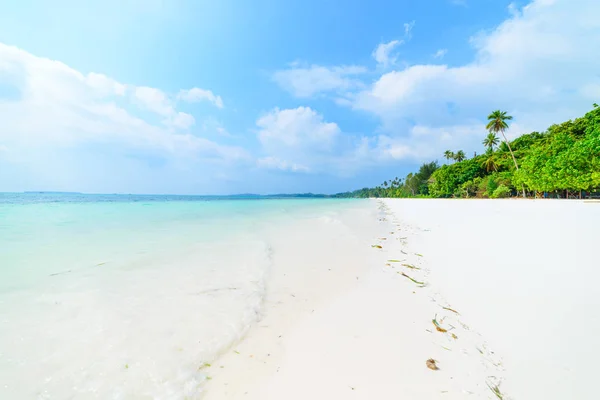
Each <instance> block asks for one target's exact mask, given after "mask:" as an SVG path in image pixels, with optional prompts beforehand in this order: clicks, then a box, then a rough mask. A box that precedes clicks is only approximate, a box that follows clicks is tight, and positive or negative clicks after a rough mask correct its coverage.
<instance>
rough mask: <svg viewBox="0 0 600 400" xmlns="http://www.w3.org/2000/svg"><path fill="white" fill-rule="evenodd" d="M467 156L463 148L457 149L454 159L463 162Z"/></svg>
mask: <svg viewBox="0 0 600 400" xmlns="http://www.w3.org/2000/svg"><path fill="white" fill-rule="evenodd" d="M465 158H467V156H466V155H465V152H464V151H462V150H459V151H457V152H456V154H455V155H454V159H455V160H456V161H458V162H461V161H462V160H464V159H465Z"/></svg>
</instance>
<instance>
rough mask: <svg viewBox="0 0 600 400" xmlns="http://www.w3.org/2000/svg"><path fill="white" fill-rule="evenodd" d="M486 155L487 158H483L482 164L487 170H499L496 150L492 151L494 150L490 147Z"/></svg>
mask: <svg viewBox="0 0 600 400" xmlns="http://www.w3.org/2000/svg"><path fill="white" fill-rule="evenodd" d="M486 156H487V158H486V159H485V160H483V162H482V163H481V166H482V167H483V168H485V170H486V171H487V172H490V171H498V162H497V159H496V154H494V152H492V150H491V149H490V150H488V151H487V153H486Z"/></svg>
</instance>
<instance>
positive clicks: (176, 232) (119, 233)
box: [0, 194, 344, 292]
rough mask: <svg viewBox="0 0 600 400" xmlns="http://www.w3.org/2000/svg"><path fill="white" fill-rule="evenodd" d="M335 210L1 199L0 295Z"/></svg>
mask: <svg viewBox="0 0 600 400" xmlns="http://www.w3.org/2000/svg"><path fill="white" fill-rule="evenodd" d="M340 202H342V203H343V202H344V200H291V199H286V200H277V199H269V200H228V199H226V198H225V199H218V200H214V199H213V198H204V197H193V196H140V195H77V194H76V195H47V194H0V246H1V248H2V252H1V253H0V292H2V291H6V290H8V289H16V288H19V287H23V286H27V285H30V284H32V283H33V282H35V281H39V280H42V279H45V278H47V277H48V276H51V274H59V273H64V272H67V271H74V270H78V269H83V268H93V267H97V266H98V265H99V264H100V266H106V267H108V266H109V264H110V263H112V264H115V263H117V264H123V263H127V262H131V261H132V260H133V259H134V258H136V257H140V256H143V255H148V254H152V253H156V254H159V253H161V252H165V251H171V252H172V251H175V250H177V249H179V250H183V249H185V248H186V247H189V246H190V245H192V244H194V243H198V242H211V241H223V240H228V239H230V238H232V237H235V236H236V235H244V234H245V235H248V234H251V232H252V231H253V229H255V228H256V227H257V225H260V224H263V225H264V224H265V223H268V222H269V221H270V220H280V219H281V218H279V217H282V216H285V215H286V213H288V212H289V211H293V212H296V213H298V214H300V213H302V211H303V210H307V209H311V208H312V209H313V211H314V212H318V209H314V208H315V205H319V206H321V207H325V208H327V207H331V206H333V205H334V204H336V203H340ZM317 208H318V207H317ZM288 217H289V215H288ZM106 267H105V268H106Z"/></svg>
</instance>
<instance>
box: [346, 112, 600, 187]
mask: <svg viewBox="0 0 600 400" xmlns="http://www.w3.org/2000/svg"><path fill="white" fill-rule="evenodd" d="M487 119H488V124H487V126H486V129H487V134H486V136H485V137H484V138H483V140H482V145H483V146H484V153H483V154H481V155H476V154H475V155H474V156H473V157H472V158H468V157H467V156H466V154H465V153H464V151H462V150H458V151H456V152H454V151H451V150H447V151H445V152H444V154H443V156H444V158H446V160H448V161H450V160H452V161H453V162H452V163H448V164H445V165H441V166H440V165H439V164H438V162H437V161H432V162H429V163H425V164H423V165H421V167H420V168H419V170H418V171H417V172H415V173H409V174H408V175H407V176H406V177H405V178H404V179H401V178H398V177H396V178H394V179H392V180H390V181H384V182H383V184H381V185H379V186H377V187H374V188H363V189H359V190H355V191H353V192H346V193H339V194H337V195H335V196H334V197H360V198H363V197H365V198H366V197H436V198H444V197H445V198H447V197H458V198H469V197H478V198H504V197H511V196H523V197H538V198H540V197H561V198H573V197H576V198H584V197H589V196H591V195H592V194H594V193H596V194H597V193H598V192H600V107H598V105H597V104H594V108H593V109H592V110H591V111H590V112H588V113H587V114H585V115H584V116H583V117H581V118H577V119H575V120H569V121H567V122H564V123H562V124H555V125H552V126H551V127H549V128H548V129H547V130H546V131H545V132H542V133H540V132H532V133H530V134H526V135H522V136H520V137H518V138H516V139H515V140H513V141H509V140H508V139H507V137H506V131H507V129H508V121H510V120H511V119H512V117H511V116H510V115H508V114H507V113H506V112H505V111H500V110H497V111H494V112H492V113H491V114H490V115H489V116H488V118H487ZM499 135H500V136H501V138H500V137H499Z"/></svg>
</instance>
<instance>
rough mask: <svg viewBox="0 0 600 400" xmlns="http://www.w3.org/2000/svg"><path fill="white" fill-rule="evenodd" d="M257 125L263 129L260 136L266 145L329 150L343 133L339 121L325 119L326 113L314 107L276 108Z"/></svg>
mask: <svg viewBox="0 0 600 400" xmlns="http://www.w3.org/2000/svg"><path fill="white" fill-rule="evenodd" d="M256 125H257V126H258V127H259V128H260V131H259V132H258V138H259V140H260V141H261V143H262V144H263V145H270V144H275V145H277V146H279V145H283V146H286V147H294V148H302V147H310V148H313V149H328V148H330V147H331V144H332V142H333V140H334V139H335V138H336V136H337V135H339V134H340V128H339V127H338V126H337V124H335V123H333V122H325V121H323V116H322V115H320V114H318V113H317V112H316V111H314V110H312V109H311V108H310V107H298V108H294V109H287V110H280V109H278V108H275V109H274V110H272V111H271V112H269V113H268V114H266V115H264V116H262V117H261V118H259V119H258V121H256Z"/></svg>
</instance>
